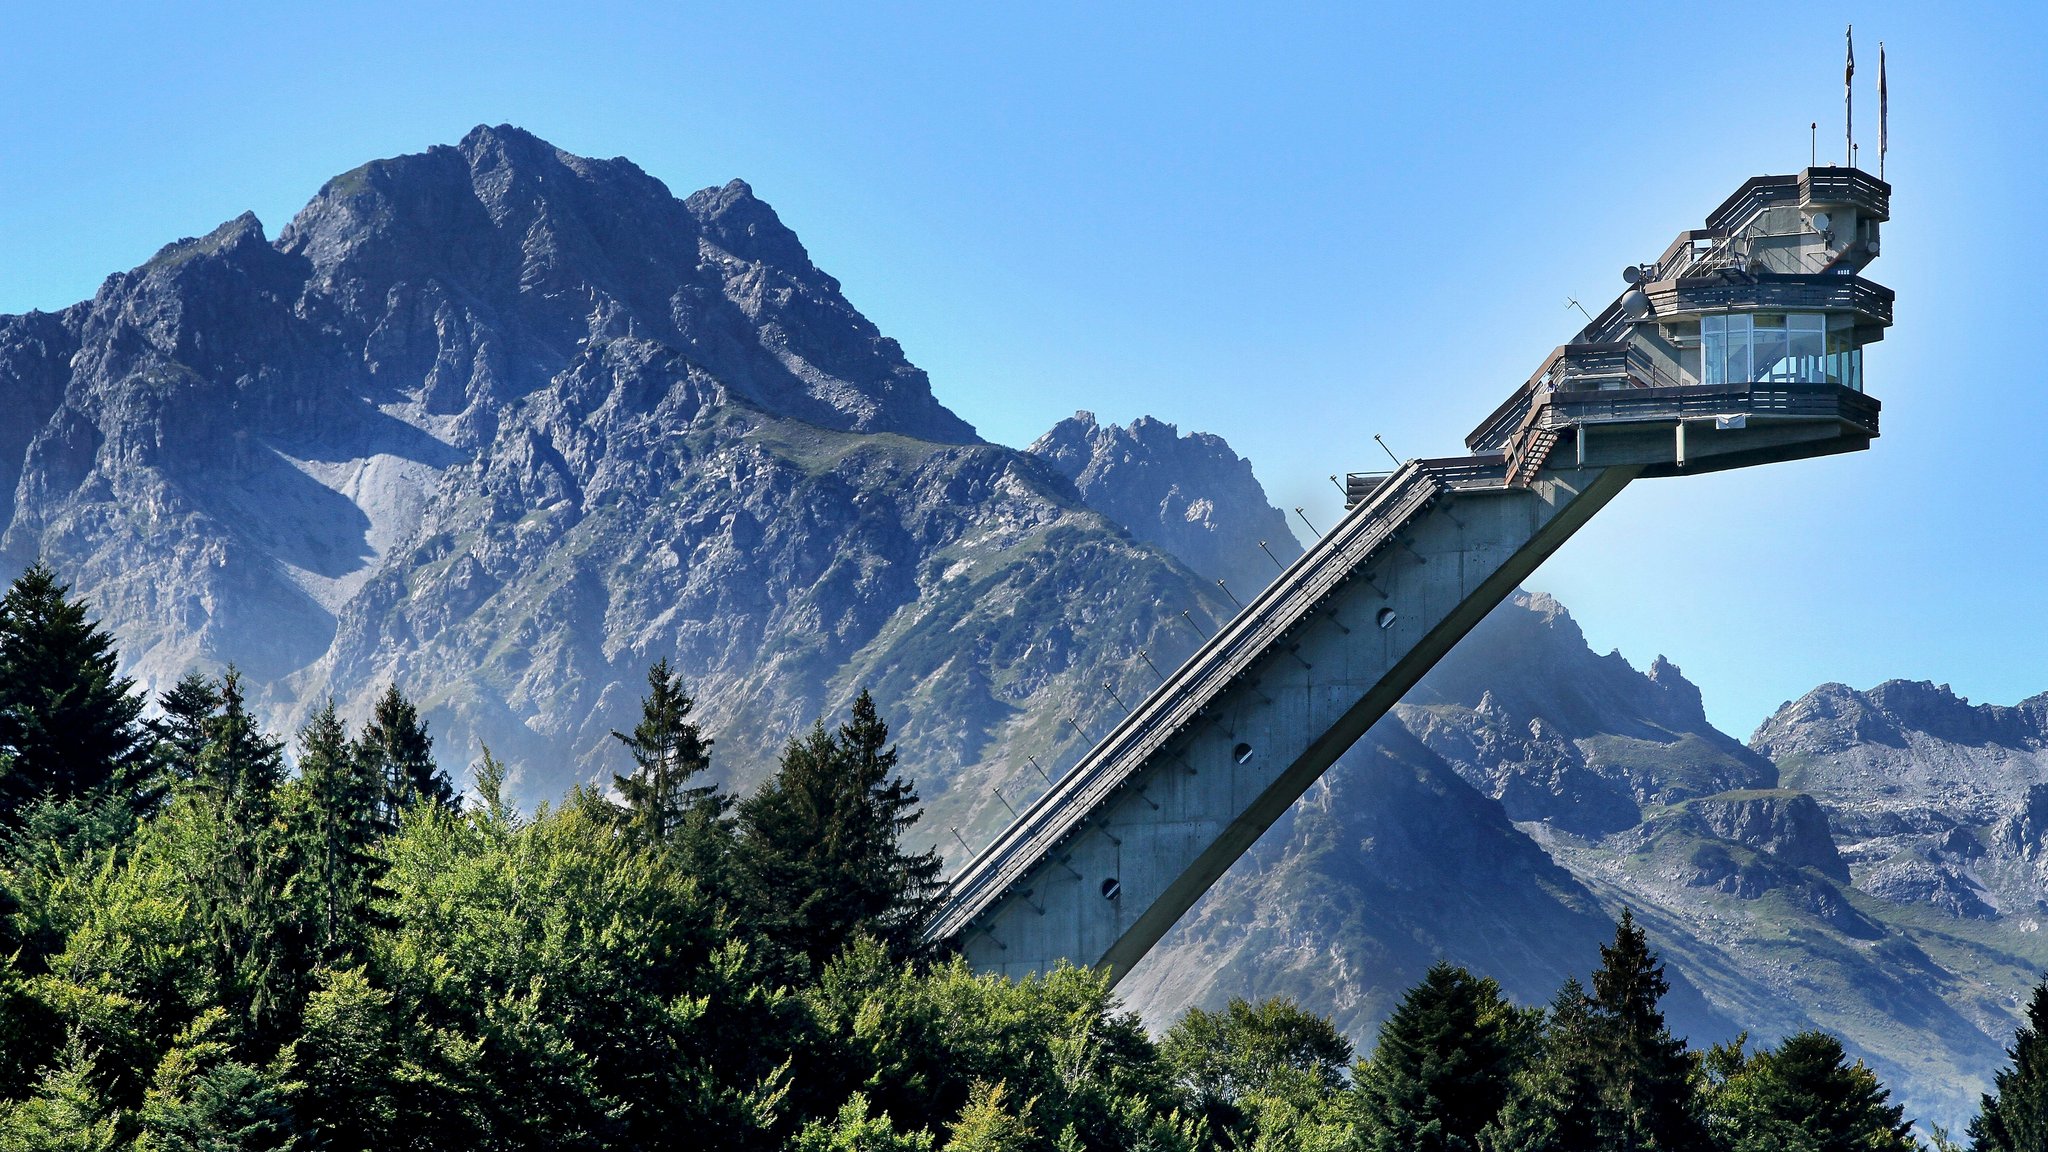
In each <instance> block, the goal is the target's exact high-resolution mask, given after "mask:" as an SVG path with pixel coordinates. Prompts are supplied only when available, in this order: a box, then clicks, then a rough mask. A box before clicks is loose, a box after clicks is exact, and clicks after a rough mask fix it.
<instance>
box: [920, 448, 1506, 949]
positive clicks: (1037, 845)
mask: <svg viewBox="0 0 2048 1152" xmlns="http://www.w3.org/2000/svg"><path fill="white" fill-rule="evenodd" d="M1454 463H1455V465H1457V467H1453V468H1442V467H1439V466H1438V465H1437V464H1436V463H1435V462H1428V461H1419V460H1411V461H1409V462H1407V463H1406V464H1403V465H1402V466H1401V467H1400V468H1399V469H1397V470H1396V471H1395V472H1394V473H1393V474H1392V475H1391V476H1390V477H1388V479H1387V481H1386V482H1385V483H1383V484H1381V485H1379V487H1378V489H1377V490H1376V491H1375V492H1374V494H1373V496H1372V498H1371V499H1370V500H1368V501H1367V502H1366V503H1364V504H1361V505H1359V506H1358V507H1356V508H1354V509H1352V510H1351V512H1350V513H1349V514H1348V515H1346V516H1345V517H1344V519H1343V520H1341V521H1339V522H1338V524H1337V527H1336V528H1334V529H1332V530H1331V531H1330V533H1329V534H1328V535H1326V536H1324V537H1323V538H1322V539H1321V540H1318V541H1316V542H1315V544H1313V545H1312V546H1310V548H1309V549H1308V550H1307V551H1306V552H1304V553H1303V554H1302V555H1301V556H1300V557H1298V558H1297V559H1296V560H1295V561H1294V563H1292V564H1290V565H1288V566H1287V569H1286V571H1284V572H1282V573H1281V574H1280V576H1279V578H1277V579H1275V580H1274V581H1273V583H1272V584H1270V585H1268V586H1267V587H1266V590H1265V591H1263V592H1261V593H1259V595H1258V596H1256V597H1254V598H1253V600H1252V602H1251V603H1250V604H1249V605H1247V606H1246V607H1245V609H1244V610H1243V611H1241V612H1239V613H1238V614H1237V615H1236V616H1235V617H1233V618H1232V619H1231V620H1230V621H1229V622H1227V623H1226V624H1224V625H1223V627H1222V628H1220V629H1219V630H1218V631H1217V633H1216V634H1215V635H1214V636H1212V637H1210V638H1209V640H1208V641H1207V642H1206V643H1205V644H1203V645H1202V647H1201V648H1199V649H1197V650H1196V651H1195V654H1194V655H1192V656H1190V657H1188V659H1187V660H1186V661H1185V662H1183V663H1182V664H1181V666H1180V667H1179V668H1176V669H1175V670H1174V671H1173V674H1172V675H1170V676H1168V677H1167V678H1166V680H1165V681H1164V682H1163V683H1161V684H1160V685H1159V687H1157V688H1155V689H1153V690H1152V692H1151V693H1150V694H1149V695H1147V696H1146V697H1145V699H1144V701H1142V702H1141V703H1140V704H1139V705H1138V707H1137V708H1135V709H1133V710H1132V711H1131V712H1130V713H1129V714H1128V715H1127V716H1125V717H1124V718H1123V720H1122V721H1121V722H1119V723H1118V724H1117V726H1116V727H1115V728H1114V729H1112V730H1111V731H1110V733H1109V734H1108V735H1107V736H1104V737H1103V738H1102V739H1101V740H1100V741H1099V742H1098V743H1097V744H1096V745H1095V747H1094V748H1093V749H1091V750H1090V751H1089V752H1088V754H1087V755H1085V756H1084V757H1082V759H1081V761H1080V763H1078V764H1076V765H1075V766H1074V768H1073V770H1072V771H1070V772H1068V773H1067V774H1066V775H1065V776H1062V777H1060V778H1059V779H1058V780H1057V781H1055V782H1054V783H1053V785H1052V787H1051V788H1050V789H1048V790H1047V791H1046V792H1045V793H1044V794H1043V795H1041V796H1040V797H1039V798H1038V799H1037V800H1035V801H1033V802H1032V803H1031V804H1030V805H1029V806H1028V807H1026V808H1025V809H1024V811H1023V812H1022V813H1021V814H1020V815H1019V816H1018V817H1017V819H1016V820H1015V822H1013V823H1012V824H1011V825H1010V826H1009V827H1008V828H1007V829H1005V830H1004V831H1003V833H1002V834H1001V835H999V836H998V837H997V838H996V839H995V841H994V842H992V843H990V844H989V845H988V846H987V847H985V848H983V849H982V850H981V851H980V852H978V853H976V854H975V856H974V858H973V859H972V860H971V861H969V862H968V864H967V865H966V866H965V867H964V868H962V869H961V870H960V872H959V873H958V874H956V875H955V876H954V878H953V879H951V880H950V881H948V882H947V885H946V892H945V895H944V897H943V898H942V900H941V901H940V904H939V908H938V911H937V912H936V913H935V914H934V915H933V917H932V919H931V920H930V921H929V922H928V923H927V924H926V926H925V930H924V935H925V938H926V939H927V940H933V941H939V940H946V939H950V938H952V937H955V936H958V935H959V934H960V933H962V932H964V931H966V930H967V929H968V927H970V926H971V925H972V924H973V922H974V920H975V918H976V917H978V916H979V915H980V914H981V913H982V912H984V911H986V910H987V909H988V908H989V907H990V906H992V905H993V904H994V903H995V902H996V901H997V900H1000V899H1001V898H1002V896H1003V894H1004V893H1006V892H1007V891H1009V890H1010V888H1011V887H1013V886H1014V885H1015V884H1016V883H1017V882H1018V881H1020V880H1022V879H1023V878H1024V876H1025V875H1026V874H1027V873H1028V872H1029V871H1030V869H1031V868H1032V866H1033V865H1034V864H1036V863H1037V862H1038V861H1040V860H1043V859H1045V858H1046V856H1047V855H1048V854H1050V853H1051V852H1053V851H1054V850H1055V849H1057V848H1058V846H1059V845H1060V844H1061V843H1063V842H1064V841H1065V840H1066V839H1067V838H1068V837H1070V836H1072V835H1074V834H1075V833H1076V832H1078V831H1079V830H1081V828H1082V826H1083V825H1084V824H1085V823H1086V822H1087V820H1088V818H1089V816H1090V815H1091V814H1093V813H1094V812H1095V811H1096V810H1097V809H1098V808H1099V807H1100V806H1101V805H1102V804H1103V803H1104V802H1105V801H1107V800H1108V799H1109V798H1110V797H1111V796H1112V795H1113V794H1114V793H1115V792H1116V791H1117V790H1119V789H1121V788H1123V787H1124V786H1125V785H1126V784H1128V783H1129V782H1130V780H1131V778H1132V777H1133V776H1134V775H1136V774H1137V772H1138V771H1139V770H1140V769H1141V768H1143V766H1144V765H1145V764H1146V763H1147V762H1148V761H1149V760H1150V759H1151V758H1152V757H1153V756H1154V755H1156V754H1157V753H1158V752H1159V751H1160V750H1161V749H1163V748H1164V747H1165V746H1166V744H1167V743H1168V742H1169V741H1171V740H1173V739H1174V738H1175V737H1176V736H1178V735H1179V734H1180V733H1181V732H1182V731H1184V730H1185V729H1187V728H1188V727H1189V726H1191V725H1192V724H1194V723H1195V722H1196V721H1197V720H1198V718H1199V717H1200V714H1201V712H1202V710H1203V708H1204V707H1205V706H1206V705H1207V704H1208V703H1209V701H1210V700H1212V699H1214V698H1215V697H1216V696H1217V695H1218V694H1219V693H1221V692H1222V691H1223V690H1224V689H1226V688H1228V687H1229V686H1230V684H1231V683H1232V682H1234V681H1235V680H1237V679H1238V678H1239V677H1241V676H1243V675H1244V674H1245V673H1246V672H1247V671H1249V670H1250V668H1251V667H1252V666H1253V665H1254V664H1255V663H1257V662H1258V660H1259V659H1260V658H1261V657H1262V656H1264V655H1265V654H1266V653H1267V652H1268V650H1270V649H1271V648H1272V646H1273V645H1274V644H1275V643H1276V642H1278V641H1279V640H1280V639H1281V638H1282V637H1283V636H1285V635H1286V634H1287V632H1288V631H1289V630H1290V629H1292V628H1293V627H1295V625H1297V624H1298V623H1300V621H1301V620H1302V618H1303V617H1305V616H1307V615H1308V614H1309V613H1310V612H1312V611H1313V610H1314V609H1315V606H1316V605H1317V604H1318V603H1320V602H1321V601H1322V600H1323V598H1324V597H1325V596H1327V595H1328V594H1329V593H1330V592H1331V590H1333V589H1334V588H1335V587H1336V586H1337V585H1338V584H1340V583H1342V582H1343V581H1344V580H1346V579H1348V578H1349V577H1350V576H1351V574H1352V573H1353V572H1354V571H1356V570H1357V569H1358V568H1359V567H1360V566H1361V565H1362V564H1364V563H1366V562H1367V561H1368V560H1370V559H1371V557H1372V556H1373V554H1374V553H1376V552H1378V551H1379V550H1380V549H1381V548H1382V547H1384V546H1385V545H1387V544H1388V543H1389V542H1391V541H1392V539H1393V538H1394V536H1395V534H1396V533H1398V532H1399V531H1400V530H1401V528H1402V527H1403V526H1404V525H1406V524H1407V523H1408V522H1409V521H1410V520H1411V519H1413V518H1414V517H1415V515H1416V514H1417V513H1418V512H1420V511H1422V510H1423V509H1424V508H1425V507H1427V506H1428V505H1429V503H1430V502H1431V501H1432V500H1434V499H1435V498H1436V497H1437V496H1438V494H1439V493H1441V492H1443V491H1444V489H1445V488H1446V487H1447V485H1446V484H1445V483H1444V482H1443V480H1441V479H1439V476H1440V475H1442V474H1444V473H1446V472H1450V473H1454V475H1453V476H1452V477H1451V478H1452V479H1453V480H1454V482H1457V483H1461V484H1469V483H1472V482H1474V481H1475V479H1476V478H1478V477H1481V476H1484V475H1487V474H1490V473H1491V472H1492V470H1494V469H1496V468H1497V467H1498V465H1497V464H1496V463H1492V462H1489V461H1487V460H1478V461H1464V460H1460V461H1456V462H1454ZM1494 483H1495V484H1496V485H1498V483H1499V481H1498V479H1496V480H1495V481H1494Z"/></svg>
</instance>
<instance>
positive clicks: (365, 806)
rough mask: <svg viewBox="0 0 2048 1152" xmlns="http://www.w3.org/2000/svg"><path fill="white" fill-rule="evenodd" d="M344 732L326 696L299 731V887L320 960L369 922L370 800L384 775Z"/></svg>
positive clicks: (375, 801)
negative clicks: (301, 854)
mask: <svg viewBox="0 0 2048 1152" xmlns="http://www.w3.org/2000/svg"><path fill="white" fill-rule="evenodd" d="M367 760H368V758H367V757H366V756H364V755H363V753H362V750H361V748H360V747H358V746H357V745H355V744H354V743H352V742H351V741H350V740H349V738H348V731H347V729H345V728H344V727H343V726H342V723H341V718H340V717H339V716H337V715H336V714H335V711H334V701H332V700H329V701H328V702H327V704H326V706H325V707H323V708H322V709H321V710H320V711H319V712H317V713H315V714H314V715H313V719H312V720H311V721H309V722H308V723H307V725H306V727H305V730H304V731H302V732H300V734H299V796H300V799H301V802H302V805H303V811H302V812H301V813H300V819H299V823H300V829H301V834H302V836H303V837H304V843H303V845H302V851H303V852H304V854H305V859H304V872H305V875H304V876H303V877H302V879H301V887H302V894H303V896H304V898H305V899H306V900H307V901H309V903H310V904H311V908H310V909H309V911H310V913H311V920H312V925H313V931H314V933H315V940H314V946H315V949H316V951H317V953H318V955H319V957H320V960H321V962H322V963H326V964H336V963H339V962H341V961H343V960H345V959H346V958H348V957H350V956H351V955H353V954H354V952H355V950H356V948H357V945H358V944H359V943H360V942H361V939H362V936H363V934H364V932H365V931H366V930H367V928H368V927H369V923H368V920H369V903H370V897H371V895H372V894H373V890H374V887H375V884H376V880H377V876H378V875H379V873H380V872H381V862H380V860H379V858H378V856H377V852H376V845H377V839H378V837H379V835H380V834H381V832H382V824H381V820H380V818H379V813H378V805H379V804H380V802H381V801H382V800H383V798H384V787H383V785H384V782H383V780H382V779H381V778H380V777H379V776H378V775H377V773H376V770H375V769H374V768H373V767H372V766H371V765H370V764H369V763H368V762H367Z"/></svg>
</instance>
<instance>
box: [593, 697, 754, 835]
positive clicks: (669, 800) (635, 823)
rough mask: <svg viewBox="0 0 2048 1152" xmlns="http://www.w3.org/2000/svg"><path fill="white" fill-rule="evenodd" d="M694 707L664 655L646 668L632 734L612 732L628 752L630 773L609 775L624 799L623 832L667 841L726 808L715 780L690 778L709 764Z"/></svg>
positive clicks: (708, 750) (706, 740)
mask: <svg viewBox="0 0 2048 1152" xmlns="http://www.w3.org/2000/svg"><path fill="white" fill-rule="evenodd" d="M695 707H696V701H694V700H692V699H691V698H690V697H689V695H688V694H687V693H685V692H684V691H683V684H682V677H681V676H679V675H677V674H676V673H674V672H672V671H671V670H670V669H669V665H668V659H667V658H666V657H663V658H662V659H660V660H657V661H655V662H654V666H653V667H652V668H649V669H648V670H647V695H646V697H645V698H643V699H642V700H641V701H640V723H638V724H637V725H635V726H634V727H633V732H632V734H631V735H628V734H626V733H624V732H613V733H612V736H613V737H614V738H615V739H617V740H618V741H619V743H621V744H624V745H625V746H626V750H627V751H628V752H630V753H631V754H632V757H633V764H634V770H633V771H632V773H631V774H629V775H623V776H621V775H617V774H614V775H613V776H612V779H613V780H614V781H615V782H616V784H617V787H618V790H619V796H620V798H621V799H622V800H623V801H624V807H625V821H626V830H627V834H628V835H630V836H632V837H633V838H635V839H636V840H639V841H640V842H641V843H645V844H666V843H669V842H670V841H671V840H673V839H674V838H675V837H676V836H677V835H678V834H679V833H680V832H681V831H682V829H683V828H684V827H685V825H686V824H688V823H690V822H692V821H693V820H694V821H700V822H701V821H703V820H707V819H713V818H716V817H717V816H718V815H719V814H721V813H722V812H724V811H725V807H726V802H725V799H724V798H723V797H722V796H720V795H719V794H718V788H717V786H716V785H711V784H692V783H691V782H690V781H691V779H692V778H693V777H696V776H698V775H699V774H700V773H702V772H703V771H704V770H705V769H707V768H709V767H710V766H711V740H710V738H709V737H707V736H705V735H704V734H703V732H702V731H701V730H700V729H699V728H698V727H697V725H696V724H695V723H693V722H691V720H690V718H689V717H690V711H691V709H693V708H695Z"/></svg>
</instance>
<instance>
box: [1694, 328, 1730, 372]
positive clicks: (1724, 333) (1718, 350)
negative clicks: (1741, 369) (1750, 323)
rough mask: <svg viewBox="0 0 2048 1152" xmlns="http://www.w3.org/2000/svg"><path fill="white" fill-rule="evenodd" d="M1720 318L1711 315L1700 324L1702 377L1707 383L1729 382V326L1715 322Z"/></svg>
mask: <svg viewBox="0 0 2048 1152" xmlns="http://www.w3.org/2000/svg"><path fill="white" fill-rule="evenodd" d="M1720 319H1721V318H1720V317H1719V316H1709V317H1707V319H1706V323H1705V324H1702V325H1701V326H1700V377H1701V381H1702V383H1706V384H1726V383H1727V382H1728V330H1727V329H1728V326H1727V324H1726V322H1723V323H1720V324H1715V323H1714V322H1715V321H1716V320H1720Z"/></svg>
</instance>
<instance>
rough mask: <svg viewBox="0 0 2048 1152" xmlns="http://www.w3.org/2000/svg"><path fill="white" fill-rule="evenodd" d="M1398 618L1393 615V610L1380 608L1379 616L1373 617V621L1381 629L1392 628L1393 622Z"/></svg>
mask: <svg viewBox="0 0 2048 1152" xmlns="http://www.w3.org/2000/svg"><path fill="white" fill-rule="evenodd" d="M1398 618H1399V617H1397V616H1396V615H1395V613H1394V610H1393V609H1392V608H1382V609H1380V611H1379V615H1377V616H1374V617H1373V619H1374V620H1375V621H1376V622H1378V624H1379V626H1380V627H1382V628H1392V627H1393V626H1394V621H1395V620H1396V619H1398Z"/></svg>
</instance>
